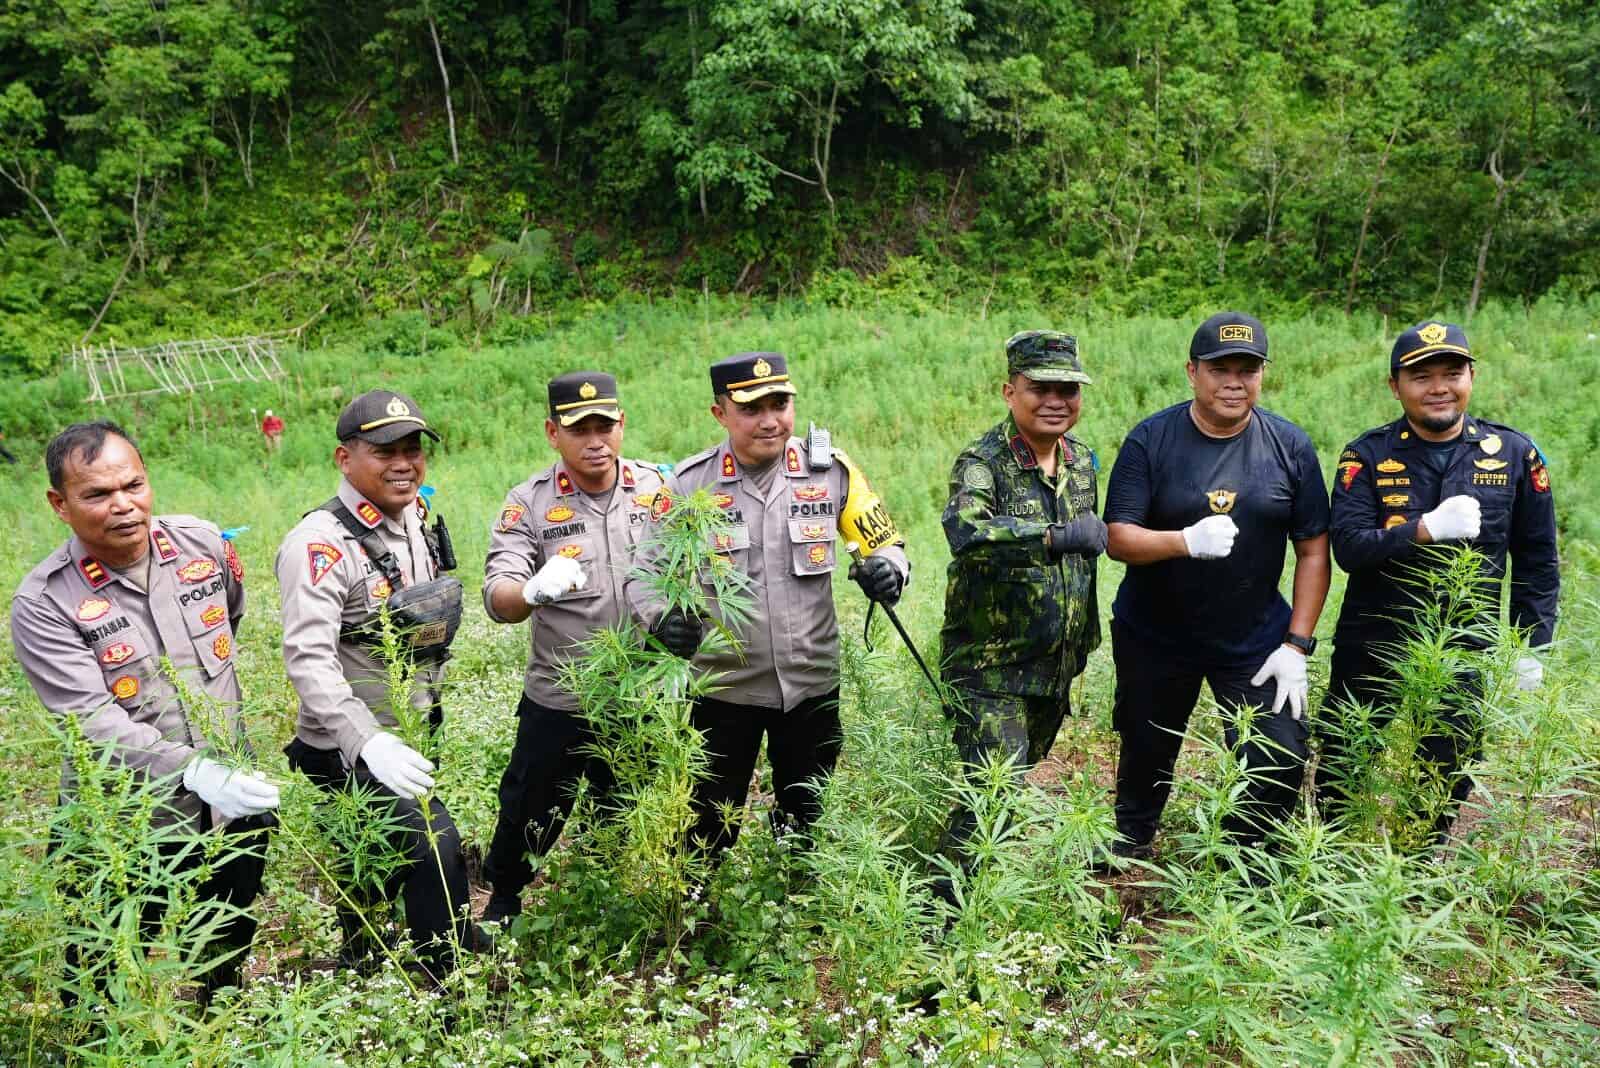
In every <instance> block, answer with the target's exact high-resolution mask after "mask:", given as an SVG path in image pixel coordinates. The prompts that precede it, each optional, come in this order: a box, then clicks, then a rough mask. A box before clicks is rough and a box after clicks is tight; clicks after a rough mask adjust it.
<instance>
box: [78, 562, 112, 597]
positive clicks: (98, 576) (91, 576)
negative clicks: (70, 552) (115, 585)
mask: <svg viewBox="0 0 1600 1068" xmlns="http://www.w3.org/2000/svg"><path fill="white" fill-rule="evenodd" d="M78 570H79V571H81V572H83V580H84V581H85V582H87V583H88V584H89V588H90V589H91V590H98V589H99V588H100V587H101V586H104V585H105V584H106V583H108V582H110V581H111V576H110V574H108V573H107V572H106V569H105V568H104V567H102V566H101V565H100V561H98V560H96V559H95V558H94V557H92V556H85V557H84V558H83V559H82V560H79V561H78Z"/></svg>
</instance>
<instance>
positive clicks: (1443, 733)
mask: <svg viewBox="0 0 1600 1068" xmlns="http://www.w3.org/2000/svg"><path fill="white" fill-rule="evenodd" d="M1375 644H1376V645H1381V644H1382V641H1381V640H1379V641H1377V642H1359V643H1358V642H1347V643H1345V644H1343V645H1336V646H1334V647H1333V661H1332V663H1331V664H1330V666H1329V668H1330V670H1329V678H1328V700H1327V702H1326V703H1325V704H1324V705H1323V707H1322V715H1323V717H1324V718H1325V719H1328V720H1329V721H1330V722H1332V723H1333V724H1334V725H1335V726H1334V729H1332V730H1326V731H1322V732H1319V739H1318V740H1319V742H1320V745H1321V755H1320V756H1319V758H1318V762H1317V779H1316V790H1317V806H1318V808H1320V809H1321V810H1322V814H1323V817H1324V818H1326V819H1329V820H1337V819H1339V818H1340V817H1341V816H1342V815H1343V814H1344V809H1345V806H1346V805H1347V803H1348V800H1349V799H1348V797H1347V796H1346V793H1345V786H1346V784H1347V783H1349V782H1351V781H1353V780H1355V779H1357V778H1358V777H1359V776H1360V773H1361V768H1360V767H1358V766H1357V765H1358V764H1359V763H1360V762H1361V761H1363V760H1369V759H1372V758H1373V757H1375V756H1376V755H1377V754H1376V753H1375V752H1372V751H1371V749H1370V748H1369V747H1364V746H1361V745H1359V744H1357V745H1351V744H1350V742H1349V741H1348V740H1347V739H1346V737H1345V732H1344V731H1343V730H1341V729H1339V725H1340V724H1339V720H1340V712H1341V707H1340V704H1341V702H1342V703H1345V704H1369V705H1371V706H1372V711H1373V714H1372V720H1371V724H1372V728H1373V730H1375V731H1377V730H1382V729H1383V727H1384V726H1385V725H1386V724H1388V722H1389V721H1390V720H1391V719H1393V718H1394V711H1395V710H1394V707H1393V705H1392V704H1391V703H1390V702H1391V701H1392V700H1393V699H1394V695H1393V694H1392V693H1391V692H1390V687H1391V686H1392V685H1393V677H1392V675H1391V674H1390V672H1389V668H1388V665H1387V663H1386V661H1384V660H1383V659H1382V658H1381V657H1379V656H1378V655H1377V654H1376V653H1375V652H1374V651H1373V649H1374V645H1375ZM1459 685H1460V693H1459V694H1457V695H1456V696H1455V699H1454V700H1450V701H1448V702H1446V703H1443V704H1442V706H1441V707H1440V708H1439V709H1438V710H1437V712H1436V717H1437V718H1436V720H1435V724H1436V729H1434V730H1430V731H1428V732H1427V733H1425V734H1424V735H1423V736H1422V739H1421V741H1420V742H1419V743H1418V747H1417V748H1418V750H1419V752H1420V755H1421V758H1422V760H1423V762H1425V763H1427V764H1431V765H1432V766H1433V767H1434V768H1435V769H1437V771H1438V773H1439V775H1440V777H1441V778H1442V779H1443V780H1444V781H1445V782H1446V783H1447V784H1448V785H1449V795H1448V800H1447V801H1446V802H1445V803H1444V804H1443V806H1442V807H1441V809H1440V811H1438V812H1437V813H1436V814H1435V816H1434V820H1433V831H1434V838H1435V840H1436V841H1443V840H1444V839H1445V838H1446V837H1448V836H1449V833H1450V825H1451V824H1452V823H1454V822H1455V818H1456V813H1457V812H1458V811H1459V810H1460V808H1461V803H1462V802H1463V801H1465V800H1466V799H1467V795H1468V794H1470V793H1471V792H1472V779H1471V778H1470V777H1469V776H1467V775H1465V774H1463V773H1462V771H1461V765H1462V764H1464V763H1466V762H1467V761H1470V760H1472V759H1474V758H1475V757H1476V756H1477V755H1478V753H1479V752H1480V751H1481V750H1482V747H1483V722H1482V717H1481V716H1480V715H1479V714H1478V698H1479V697H1480V696H1481V694H1482V691H1483V683H1482V680H1481V679H1480V678H1479V676H1478V674H1477V673H1476V672H1468V673H1466V674H1464V675H1463V676H1462V677H1461V679H1460V684H1459ZM1463 697H1464V698H1465V700H1463ZM1463 704H1465V705H1466V707H1462V705H1463ZM1414 815H1421V813H1416V814H1414Z"/></svg>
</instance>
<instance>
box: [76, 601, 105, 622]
mask: <svg viewBox="0 0 1600 1068" xmlns="http://www.w3.org/2000/svg"><path fill="white" fill-rule="evenodd" d="M109 611H111V602H110V601H108V600H106V599H105V598H104V597H85V598H84V599H83V600H81V601H79V602H78V612H77V615H78V622H79V623H93V622H94V621H95V620H97V619H99V618H100V617H101V616H103V615H105V614H106V613H107V612H109Z"/></svg>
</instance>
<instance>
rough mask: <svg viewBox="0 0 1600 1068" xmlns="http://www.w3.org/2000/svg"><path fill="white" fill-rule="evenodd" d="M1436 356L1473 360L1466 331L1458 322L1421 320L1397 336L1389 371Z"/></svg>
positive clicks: (1393, 372) (1391, 372)
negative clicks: (1462, 357)
mask: <svg viewBox="0 0 1600 1068" xmlns="http://www.w3.org/2000/svg"><path fill="white" fill-rule="evenodd" d="M1435 356H1465V357H1466V358H1467V359H1469V360H1473V359H1474V357H1473V355H1472V351H1471V350H1470V349H1469V348H1468V347H1467V332H1466V331H1465V330H1463V329H1461V328H1460V327H1459V326H1457V325H1456V324H1455V323H1438V322H1433V321H1431V320H1430V321H1428V322H1425V323H1418V324H1417V325H1416V326H1413V327H1412V328H1411V329H1410V330H1407V331H1406V332H1405V333H1403V334H1401V335H1400V336H1399V337H1398V338H1396V339H1395V342H1394V348H1393V349H1391V350H1390V351H1389V374H1391V375H1393V374H1395V373H1396V372H1398V371H1399V370H1400V368H1402V367H1411V366H1413V365H1415V364H1419V363H1421V362H1422V361H1423V360H1431V359H1433V358H1434V357H1435Z"/></svg>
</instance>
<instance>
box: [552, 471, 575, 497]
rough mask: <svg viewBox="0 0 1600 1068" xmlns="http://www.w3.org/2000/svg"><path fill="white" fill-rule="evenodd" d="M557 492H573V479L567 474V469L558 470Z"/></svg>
mask: <svg viewBox="0 0 1600 1068" xmlns="http://www.w3.org/2000/svg"><path fill="white" fill-rule="evenodd" d="M556 492H557V493H561V494H568V493H571V492H572V479H571V478H569V477H568V476H567V473H566V472H565V471H557V472H556Z"/></svg>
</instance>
